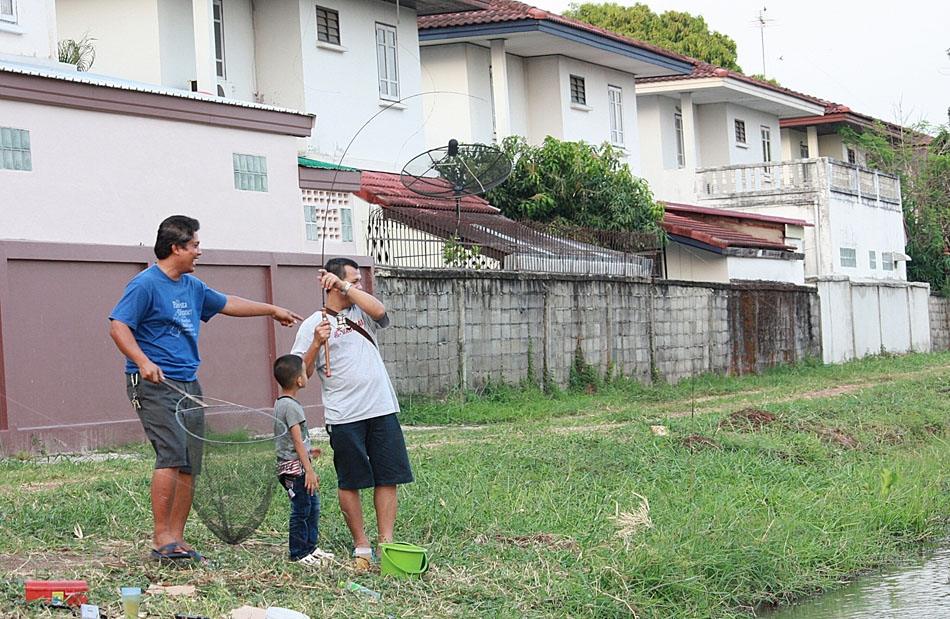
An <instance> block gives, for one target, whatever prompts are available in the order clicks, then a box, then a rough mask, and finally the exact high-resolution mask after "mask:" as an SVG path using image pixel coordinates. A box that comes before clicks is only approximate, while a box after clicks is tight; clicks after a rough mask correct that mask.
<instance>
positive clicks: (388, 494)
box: [373, 486, 398, 544]
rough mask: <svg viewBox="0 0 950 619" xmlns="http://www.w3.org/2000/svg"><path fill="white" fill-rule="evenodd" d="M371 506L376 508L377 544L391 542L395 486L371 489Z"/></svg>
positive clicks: (394, 521)
mask: <svg viewBox="0 0 950 619" xmlns="http://www.w3.org/2000/svg"><path fill="white" fill-rule="evenodd" d="M373 504H374V505H375V507H376V527H377V529H378V531H379V539H378V540H377V542H376V543H377V544H385V543H387V542H391V541H393V528H394V527H395V526H396V509H397V507H398V500H397V498H396V486H376V488H374V489H373Z"/></svg>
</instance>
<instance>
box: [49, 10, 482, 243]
mask: <svg viewBox="0 0 950 619" xmlns="http://www.w3.org/2000/svg"><path fill="white" fill-rule="evenodd" d="M482 6H484V3H481V2H479V0H439V1H435V0H418V1H409V2H406V1H403V2H395V1H392V0H387V1H384V0H326V1H323V0H321V1H320V2H316V3H315V2H309V1H304V0H268V1H266V2H251V0H142V1H138V2H134V3H133V2H126V1H124V0H57V1H56V10H57V23H58V27H59V31H60V36H61V37H63V38H75V39H78V38H80V37H82V36H84V35H88V36H90V37H92V38H93V39H94V45H95V47H96V61H95V65H94V69H93V70H94V71H96V72H101V73H103V74H107V75H110V76H116V77H121V78H125V79H129V80H134V81H137V82H142V83H148V84H154V85H159V86H161V87H164V88H167V89H175V90H178V91H186V92H190V91H197V92H201V93H207V94H209V95H217V96H219V97H221V98H222V100H225V101H234V102H244V103H247V104H257V105H269V106H277V107H280V108H284V109H292V110H298V111H300V112H303V113H306V114H310V115H313V116H315V117H316V119H317V120H316V124H315V126H314V129H313V131H312V134H311V135H309V136H304V137H301V139H299V140H298V144H297V146H296V151H297V152H295V153H294V156H293V157H292V158H291V160H292V162H293V163H296V162H297V155H298V154H299V155H301V156H303V157H304V159H302V160H301V161H302V165H301V167H300V171H299V175H300V178H301V184H300V194H299V195H298V197H297V198H296V203H297V204H298V207H297V221H296V222H295V225H294V226H293V229H294V230H296V231H297V232H299V233H300V235H299V238H298V242H297V245H299V244H300V243H302V244H303V247H304V249H305V250H306V251H310V252H320V251H323V250H324V249H325V250H326V251H328V252H330V253H346V254H365V252H366V241H365V234H364V233H365V223H366V220H367V218H368V211H369V206H368V205H367V204H366V203H365V202H363V201H361V200H359V199H358V198H355V197H354V195H353V193H352V192H353V191H354V190H355V189H358V184H359V182H358V177H357V178H355V180H354V176H353V174H354V173H357V174H358V172H357V171H356V170H357V169H372V170H386V171H398V170H400V169H401V168H402V165H403V164H404V163H405V162H406V161H408V160H409V159H410V158H411V157H413V156H415V155H416V154H418V153H419V152H420V151H422V150H424V149H425V140H424V137H423V133H422V131H421V127H422V125H423V122H424V119H423V114H422V99H421V97H420V96H419V92H420V88H421V86H420V82H421V77H420V66H419V60H418V39H417V28H416V17H417V15H420V14H422V15H424V14H427V13H429V12H432V11H439V10H465V9H468V8H479V7H482ZM301 205H302V208H301ZM325 220H326V221H328V222H329V225H328V226H326V227H328V228H329V230H328V234H327V239H326V242H325V243H324V240H323V238H322V233H323V230H324V227H325V226H324V222H325Z"/></svg>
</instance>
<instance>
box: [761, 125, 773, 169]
mask: <svg viewBox="0 0 950 619" xmlns="http://www.w3.org/2000/svg"><path fill="white" fill-rule="evenodd" d="M761 129H762V161H764V162H766V163H768V162H769V161H772V130H771V129H769V128H768V127H765V126H763V127H761Z"/></svg>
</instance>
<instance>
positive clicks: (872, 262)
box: [868, 249, 877, 271]
mask: <svg viewBox="0 0 950 619" xmlns="http://www.w3.org/2000/svg"><path fill="white" fill-rule="evenodd" d="M868 267H869V268H870V269H871V270H872V271H873V270H874V269H876V268H877V252H875V251H874V250H873V249H872V250H870V251H868Z"/></svg>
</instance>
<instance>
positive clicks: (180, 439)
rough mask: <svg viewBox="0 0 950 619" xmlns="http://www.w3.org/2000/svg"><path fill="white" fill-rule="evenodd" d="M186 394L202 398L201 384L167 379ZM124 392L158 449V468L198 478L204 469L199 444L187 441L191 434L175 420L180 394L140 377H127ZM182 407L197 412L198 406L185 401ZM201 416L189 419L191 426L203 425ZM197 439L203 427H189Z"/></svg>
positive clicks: (153, 444)
mask: <svg viewBox="0 0 950 619" xmlns="http://www.w3.org/2000/svg"><path fill="white" fill-rule="evenodd" d="M165 381H166V382H169V383H172V384H174V385H175V386H176V387H178V388H179V389H181V390H182V391H184V392H185V393H188V394H191V395H194V396H198V397H199V398H200V397H201V395H202V394H201V385H199V384H198V381H196V380H195V381H191V382H182V381H178V380H172V379H170V378H166V379H165ZM125 389H126V393H127V394H128V396H129V401H130V402H132V408H133V409H135V412H136V413H138V416H139V419H140V420H141V421H142V429H143V430H145V436H146V437H148V440H149V442H150V443H152V448H153V449H154V450H155V468H157V469H169V468H174V469H178V470H180V471H181V472H182V473H186V474H189V475H191V474H194V475H197V474H198V472H199V470H200V468H201V444H200V441H196V440H191V441H189V440H188V433H187V432H185V429H184V428H182V427H181V424H179V423H178V420H177V419H176V418H175V410H176V407H177V406H178V402H179V400H181V399H182V398H183V396H182V395H181V394H180V393H177V392H176V391H175V390H173V389H171V388H170V387H168V386H166V385H162V384H158V385H156V384H155V383H152V382H149V381H147V380H145V379H143V378H141V377H140V376H139V375H138V374H126V375H125ZM182 407H183V408H185V409H189V410H191V411H194V409H195V408H196V407H197V405H196V404H195V403H194V402H191V401H189V400H186V401H185V402H184V403H183V404H182ZM203 417H204V416H203V415H202V414H198V415H195V414H192V415H189V416H188V419H189V423H199V424H201V423H203V421H204V419H203ZM189 429H190V431H191V432H192V433H194V434H197V435H198V436H201V435H202V432H203V428H200V427H197V426H196V427H194V428H189Z"/></svg>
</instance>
